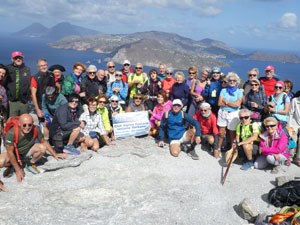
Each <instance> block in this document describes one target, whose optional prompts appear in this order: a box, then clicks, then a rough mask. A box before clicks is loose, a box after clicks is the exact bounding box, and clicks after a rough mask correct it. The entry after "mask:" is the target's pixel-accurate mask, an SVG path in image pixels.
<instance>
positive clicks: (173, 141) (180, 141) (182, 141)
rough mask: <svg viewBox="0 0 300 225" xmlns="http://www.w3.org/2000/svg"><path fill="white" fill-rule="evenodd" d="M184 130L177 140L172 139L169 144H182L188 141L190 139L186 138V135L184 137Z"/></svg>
mask: <svg viewBox="0 0 300 225" xmlns="http://www.w3.org/2000/svg"><path fill="white" fill-rule="evenodd" d="M186 132H187V131H186ZM186 132H184V134H183V135H182V137H181V138H180V139H179V140H172V141H171V142H170V145H172V144H179V145H180V144H183V143H188V142H190V140H188V139H187V137H186Z"/></svg>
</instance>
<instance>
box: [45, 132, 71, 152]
mask: <svg viewBox="0 0 300 225" xmlns="http://www.w3.org/2000/svg"><path fill="white" fill-rule="evenodd" d="M71 133H72V131H59V132H57V133H56V134H55V135H54V136H53V137H52V138H51V139H50V140H51V144H52V145H53V146H54V149H55V151H56V153H63V149H64V146H65V145H67V143H68V140H69V137H70V135H71Z"/></svg>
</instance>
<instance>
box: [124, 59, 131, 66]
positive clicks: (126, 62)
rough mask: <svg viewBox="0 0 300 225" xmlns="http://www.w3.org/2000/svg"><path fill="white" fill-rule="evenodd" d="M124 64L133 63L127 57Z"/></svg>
mask: <svg viewBox="0 0 300 225" xmlns="http://www.w3.org/2000/svg"><path fill="white" fill-rule="evenodd" d="M124 64H129V65H130V64H131V63H130V61H129V60H128V59H125V60H124V62H123V65H124Z"/></svg>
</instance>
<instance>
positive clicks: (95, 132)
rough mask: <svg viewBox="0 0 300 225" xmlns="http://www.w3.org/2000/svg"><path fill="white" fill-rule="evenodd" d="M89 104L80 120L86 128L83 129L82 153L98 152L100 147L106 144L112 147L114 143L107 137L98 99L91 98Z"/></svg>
mask: <svg viewBox="0 0 300 225" xmlns="http://www.w3.org/2000/svg"><path fill="white" fill-rule="evenodd" d="M87 102H88V111H86V112H83V113H82V114H81V115H80V118H79V120H81V121H84V123H85V126H84V128H82V129H81V132H82V133H83V134H84V136H85V139H84V141H83V142H81V151H86V150H87V148H90V149H91V150H93V151H98V149H99V147H101V146H103V145H104V144H107V145H111V144H112V143H111V142H110V141H109V138H108V137H107V135H106V131H105V128H104V125H103V122H102V118H101V115H100V114H99V113H98V112H97V104H98V103H97V99H96V98H95V97H93V96H91V97H89V98H88V100H87ZM99 142H100V143H99Z"/></svg>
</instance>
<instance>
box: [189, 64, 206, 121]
mask: <svg viewBox="0 0 300 225" xmlns="http://www.w3.org/2000/svg"><path fill="white" fill-rule="evenodd" d="M197 74H198V72H197ZM208 75H209V69H203V70H202V71H201V77H200V79H199V80H198V79H195V80H194V81H193V83H192V87H191V88H190V94H191V96H192V104H191V106H190V108H189V112H188V114H189V115H191V116H194V115H195V113H196V112H197V110H198V109H199V106H200V105H201V103H202V102H203V100H204V98H203V94H204V90H205V86H206V84H207V79H208Z"/></svg>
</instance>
